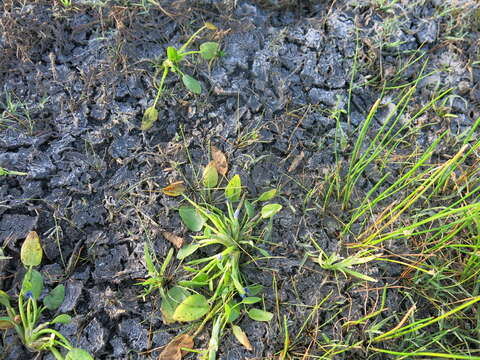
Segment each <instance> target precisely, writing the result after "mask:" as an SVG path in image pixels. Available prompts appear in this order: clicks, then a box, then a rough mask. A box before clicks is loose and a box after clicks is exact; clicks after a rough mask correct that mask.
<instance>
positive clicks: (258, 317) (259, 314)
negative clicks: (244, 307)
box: [248, 309, 273, 321]
mask: <svg viewBox="0 0 480 360" xmlns="http://www.w3.org/2000/svg"><path fill="white" fill-rule="evenodd" d="M248 316H249V317H250V319H252V320H255V321H270V320H272V318H273V314H272V313H271V312H268V311H263V310H260V309H250V310H248Z"/></svg>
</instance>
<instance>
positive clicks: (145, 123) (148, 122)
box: [140, 106, 158, 131]
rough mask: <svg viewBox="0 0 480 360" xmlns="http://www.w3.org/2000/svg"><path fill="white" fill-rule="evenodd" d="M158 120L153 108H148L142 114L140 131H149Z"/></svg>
mask: <svg viewBox="0 0 480 360" xmlns="http://www.w3.org/2000/svg"><path fill="white" fill-rule="evenodd" d="M157 119H158V110H157V109H155V106H150V107H149V108H147V109H146V110H145V112H144V113H143V118H142V125H141V127H140V129H141V130H142V131H147V130H149V129H150V128H151V127H152V126H153V123H154V122H155V121H157Z"/></svg>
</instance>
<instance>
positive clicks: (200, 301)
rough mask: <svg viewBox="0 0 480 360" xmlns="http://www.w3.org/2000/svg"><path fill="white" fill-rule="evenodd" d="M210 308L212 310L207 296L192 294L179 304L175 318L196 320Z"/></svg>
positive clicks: (178, 319)
mask: <svg viewBox="0 0 480 360" xmlns="http://www.w3.org/2000/svg"><path fill="white" fill-rule="evenodd" d="M208 310H210V306H209V305H208V302H207V299H206V298H205V296H203V295H200V294H195V295H191V296H189V297H187V298H186V299H185V300H183V302H182V303H181V304H180V305H178V306H177V308H176V309H175V312H174V314H173V319H174V320H176V321H195V320H198V319H200V318H201V317H202V316H203V315H205V314H206V313H207V312H208Z"/></svg>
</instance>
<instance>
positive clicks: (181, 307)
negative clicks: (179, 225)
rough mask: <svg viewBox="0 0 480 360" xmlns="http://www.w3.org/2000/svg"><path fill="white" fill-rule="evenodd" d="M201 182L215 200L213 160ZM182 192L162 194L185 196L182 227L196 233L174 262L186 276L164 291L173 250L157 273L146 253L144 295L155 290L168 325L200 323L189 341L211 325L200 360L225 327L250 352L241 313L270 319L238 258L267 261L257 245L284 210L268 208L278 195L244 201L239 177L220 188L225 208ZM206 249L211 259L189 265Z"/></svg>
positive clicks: (213, 349) (209, 357) (179, 188)
mask: <svg viewBox="0 0 480 360" xmlns="http://www.w3.org/2000/svg"><path fill="white" fill-rule="evenodd" d="M223 170H224V169H223ZM202 183H203V186H204V192H205V195H207V197H208V198H211V199H212V198H213V197H214V196H216V195H217V193H218V189H217V185H218V183H219V174H218V171H217V167H216V166H215V164H214V162H213V161H212V162H211V163H210V164H209V165H207V166H206V167H205V169H204V172H203V177H202ZM184 190H185V188H184V187H183V185H182V184H181V183H175V184H172V185H170V186H168V187H167V188H165V189H164V192H165V193H167V194H169V195H174V196H180V195H181V196H183V198H184V199H185V200H186V202H187V203H188V205H182V206H180V208H179V209H178V212H179V215H180V217H181V219H182V222H183V223H184V224H185V226H186V227H187V228H188V229H189V230H190V231H192V232H196V233H199V234H198V235H193V236H192V238H193V242H192V243H190V244H188V245H185V246H183V247H182V248H181V249H180V250H179V251H178V253H177V259H178V260H180V261H182V262H184V265H183V270H184V271H185V276H184V277H183V279H182V280H179V281H177V284H176V285H175V286H173V287H171V288H169V289H167V288H165V282H164V281H163V280H162V278H163V276H164V273H165V269H166V266H167V264H168V263H169V262H170V261H171V260H172V257H173V251H172V250H170V252H169V254H168V255H167V258H166V260H165V262H164V263H163V265H162V267H161V269H160V270H159V271H158V272H157V270H156V267H155V266H154V264H153V260H152V257H151V255H150V251H149V250H148V249H146V250H147V251H146V252H145V256H146V258H145V260H146V264H147V268H148V272H149V275H150V279H147V280H146V281H145V282H144V283H143V284H144V285H146V286H147V289H146V290H147V292H151V291H152V290H153V289H154V288H158V289H159V291H160V296H161V298H162V304H161V312H162V317H163V320H164V322H165V323H166V324H169V323H173V322H193V321H197V320H200V319H203V320H202V322H201V324H200V325H199V326H198V327H196V328H194V329H193V330H192V331H190V332H189V335H190V336H191V337H192V338H194V337H195V336H196V335H197V334H199V333H200V331H201V330H202V329H203V327H204V326H205V325H206V323H207V322H208V321H210V320H212V330H211V336H210V341H209V344H208V347H207V349H205V350H202V351H200V358H202V359H206V360H214V359H216V354H217V350H218V345H219V343H220V340H221V338H222V335H223V332H224V330H225V328H226V327H230V329H231V331H232V333H233V335H234V336H235V337H236V338H237V339H238V341H239V342H240V343H241V344H242V345H243V346H245V347H246V348H247V349H249V350H252V346H251V345H250V342H249V340H248V337H247V335H246V334H245V333H244V332H243V330H242V329H241V328H240V327H239V326H238V325H235V321H236V320H237V319H238V318H239V317H241V316H242V314H243V315H246V316H248V317H249V318H250V319H252V320H255V321H270V320H271V319H272V318H273V314H272V313H270V312H268V311H265V310H264V309H263V307H262V306H259V304H260V303H261V302H262V298H261V297H259V295H260V293H261V291H262V286H261V285H255V284H249V283H248V281H247V279H246V277H245V276H244V274H243V273H242V270H241V263H242V255H246V256H247V257H248V258H250V260H251V261H255V260H256V259H255V257H254V256H253V255H252V253H254V252H258V253H260V254H261V255H262V256H264V257H268V256H269V254H268V252H267V251H266V250H264V249H263V248H261V247H260V243H261V242H262V241H264V238H265V237H267V236H269V233H270V232H271V230H272V226H273V222H272V219H273V217H274V216H275V214H277V213H278V212H279V211H280V210H281V208H282V206H281V205H280V204H277V203H267V202H269V201H270V200H271V199H273V198H274V197H275V195H276V190H275V189H272V190H269V191H266V192H264V193H263V194H261V195H260V196H259V197H258V198H256V199H254V200H248V199H247V196H246V193H245V192H244V191H243V189H242V183H241V179H240V176H239V175H235V176H233V177H232V178H231V179H230V181H229V182H228V184H227V185H226V187H225V188H224V191H223V194H221V196H220V199H217V200H220V202H221V203H224V204H225V206H218V205H213V204H212V203H211V202H206V201H202V202H197V201H195V200H192V199H191V198H189V197H188V196H187V195H185V194H184ZM206 247H208V248H210V249H211V250H210V251H211V252H212V251H213V254H212V255H209V256H202V257H199V258H196V259H192V260H189V261H188V258H190V257H191V256H192V255H193V254H194V253H197V251H198V250H200V249H202V248H206ZM155 278H156V279H157V280H154V279H155ZM170 350H171V349H169V351H170ZM165 351H166V350H165Z"/></svg>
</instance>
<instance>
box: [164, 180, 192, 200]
mask: <svg viewBox="0 0 480 360" xmlns="http://www.w3.org/2000/svg"><path fill="white" fill-rule="evenodd" d="M185 190H186V187H185V185H184V183H183V181H176V182H174V183H171V184H170V185H168V186H165V187H164V188H163V189H162V191H163V193H164V194H165V195H168V196H180V195H182V194H183V193H184V192H185Z"/></svg>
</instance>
